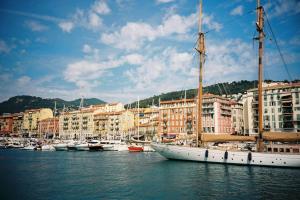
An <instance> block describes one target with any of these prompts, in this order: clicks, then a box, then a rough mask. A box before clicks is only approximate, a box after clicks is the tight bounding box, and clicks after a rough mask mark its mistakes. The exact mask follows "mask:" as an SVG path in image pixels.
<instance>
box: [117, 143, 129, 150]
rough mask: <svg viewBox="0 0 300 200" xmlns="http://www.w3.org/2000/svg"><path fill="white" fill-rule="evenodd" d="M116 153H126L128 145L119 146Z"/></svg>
mask: <svg viewBox="0 0 300 200" xmlns="http://www.w3.org/2000/svg"><path fill="white" fill-rule="evenodd" d="M118 151H128V145H127V144H119V145H118Z"/></svg>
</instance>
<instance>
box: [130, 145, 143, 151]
mask: <svg viewBox="0 0 300 200" xmlns="http://www.w3.org/2000/svg"><path fill="white" fill-rule="evenodd" d="M128 151H129V152H143V151H144V147H143V146H141V145H135V144H133V145H130V146H128Z"/></svg>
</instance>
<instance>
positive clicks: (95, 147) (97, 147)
mask: <svg viewBox="0 0 300 200" xmlns="http://www.w3.org/2000/svg"><path fill="white" fill-rule="evenodd" d="M88 146H89V151H102V150H103V147H102V145H101V144H89V145H88Z"/></svg>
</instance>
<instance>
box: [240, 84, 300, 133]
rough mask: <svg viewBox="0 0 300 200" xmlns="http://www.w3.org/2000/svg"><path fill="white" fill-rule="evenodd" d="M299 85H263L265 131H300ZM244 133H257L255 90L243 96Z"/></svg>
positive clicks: (256, 97)
mask: <svg viewBox="0 0 300 200" xmlns="http://www.w3.org/2000/svg"><path fill="white" fill-rule="evenodd" d="M299 93H300V84H299V83H292V84H290V83H271V84H265V83H264V84H263V120H264V123H263V127H264V130H266V131H284V132H286V131H287V132H289V131H294V132H299V131H300V97H299V96H300V95H299ZM243 107H244V126H245V133H246V134H250V135H256V134H257V132H258V96H257V89H251V90H248V91H247V94H245V95H244V96H243Z"/></svg>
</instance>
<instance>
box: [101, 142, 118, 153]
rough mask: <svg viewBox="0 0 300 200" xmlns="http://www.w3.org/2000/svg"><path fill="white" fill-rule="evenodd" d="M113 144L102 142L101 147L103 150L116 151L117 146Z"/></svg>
mask: <svg viewBox="0 0 300 200" xmlns="http://www.w3.org/2000/svg"><path fill="white" fill-rule="evenodd" d="M115 146H116V145H115V144H103V145H102V148H103V151H118V149H117V148H115Z"/></svg>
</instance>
